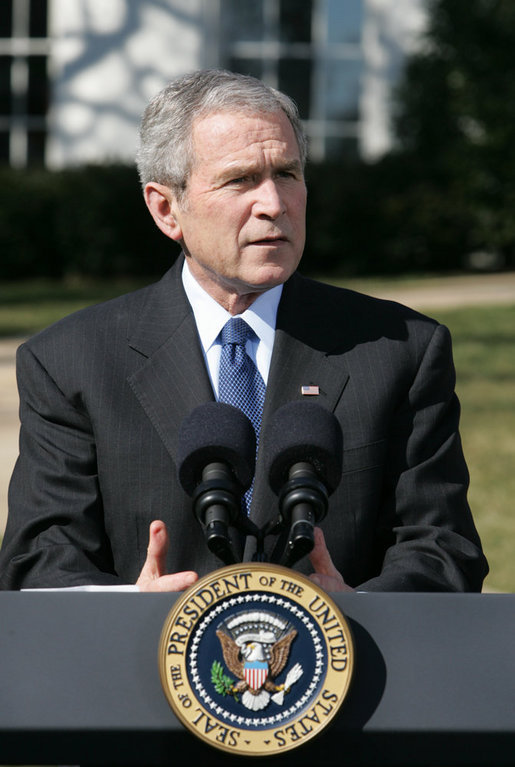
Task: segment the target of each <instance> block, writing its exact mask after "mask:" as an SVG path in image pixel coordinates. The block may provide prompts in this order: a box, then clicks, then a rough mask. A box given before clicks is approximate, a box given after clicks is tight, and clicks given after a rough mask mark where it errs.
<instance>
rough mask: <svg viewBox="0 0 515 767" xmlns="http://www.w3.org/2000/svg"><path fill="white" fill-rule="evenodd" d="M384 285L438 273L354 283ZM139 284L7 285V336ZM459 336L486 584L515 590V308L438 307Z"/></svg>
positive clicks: (0, 306) (3, 331)
mask: <svg viewBox="0 0 515 767" xmlns="http://www.w3.org/2000/svg"><path fill="white" fill-rule="evenodd" d="M347 284H350V286H351V287H356V288H358V289H361V290H364V291H365V292H373V291H377V290H380V289H384V290H388V289H390V288H394V287H395V288H398V287H400V286H401V285H402V287H403V288H404V287H417V286H424V287H429V286H437V285H438V280H437V278H436V277H430V278H427V279H424V278H420V277H417V278H413V277H407V278H404V279H403V280H401V281H400V280H399V278H395V279H391V280H389V279H386V278H382V279H378V280H359V281H347ZM138 286H139V283H137V282H127V281H125V282H117V283H91V284H87V283H80V284H73V285H62V284H56V283H52V282H45V281H38V282H34V281H31V282H27V283H17V284H12V285H7V284H5V283H4V284H3V285H0V336H3V337H7V336H24V335H28V334H30V333H33V332H35V331H37V330H39V329H40V328H42V327H44V326H46V325H48V324H50V323H51V322H53V321H55V320H57V319H59V318H60V317H62V316H64V315H65V314H68V313H70V312H71V311H74V310H76V309H79V308H81V307H83V306H86V305H88V304H92V303H96V302H98V301H103V300H106V299H108V298H110V297H112V296H115V295H119V294H120V293H123V292H126V291H128V290H131V289H134V288H136V287H138ZM431 313H432V314H433V316H434V315H436V317H437V319H439V320H440V321H441V322H444V323H445V324H446V325H448V327H449V328H450V330H451V332H452V334H453V339H454V355H455V361H456V369H457V376H458V382H457V390H458V394H459V396H460V399H461V402H462V410H463V415H462V437H463V444H464V449H465V454H466V456H467V460H468V464H469V468H470V473H471V489H470V501H471V506H472V508H473V511H474V516H475V519H476V524H477V527H478V529H479V532H480V535H481V538H482V541H483V546H484V549H485V552H486V554H487V557H488V559H489V561H490V570H491V572H490V575H489V576H488V578H487V581H486V585H487V586H488V587H490V588H491V589H494V590H499V591H509V592H513V591H515V568H514V567H513V564H512V561H513V552H514V551H515V514H513V513H511V511H512V505H513V499H514V498H515V353H514V351H515V350H514V346H515V344H514V335H515V305H513V306H483V305H482V306H474V307H466V308H459V309H446V310H445V311H444V310H438V311H437V312H434V311H432V312H431Z"/></svg>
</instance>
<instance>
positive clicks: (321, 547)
mask: <svg viewBox="0 0 515 767" xmlns="http://www.w3.org/2000/svg"><path fill="white" fill-rule="evenodd" d="M309 559H310V562H311V564H312V566H313V569H314V571H315V572H314V573H312V575H310V576H309V577H310V578H311V580H312V581H314V583H316V584H317V585H318V586H321V587H322V588H323V589H324V591H354V589H353V588H351V587H350V586H347V584H346V583H345V581H344V580H343V576H342V574H341V573H340V572H339V570H337V569H336V567H335V566H334V564H333V560H332V559H331V555H330V554H329V551H328V550H327V546H326V543H325V538H324V534H323V532H322V530H321V529H320V528H319V527H315V545H314V547H313V550H312V551H311V553H310V555H309Z"/></svg>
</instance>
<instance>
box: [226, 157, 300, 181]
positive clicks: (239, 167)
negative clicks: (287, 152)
mask: <svg viewBox="0 0 515 767" xmlns="http://www.w3.org/2000/svg"><path fill="white" fill-rule="evenodd" d="M261 170H262V165H261V163H257V162H248V163H234V165H228V166H227V167H225V168H223V169H222V170H221V171H220V174H219V177H220V178H235V177H237V176H248V175H252V174H253V173H259V172H260V171H261ZM272 170H273V171H275V172H277V171H281V172H284V171H293V172H295V173H302V163H301V162H300V160H297V159H293V160H284V161H282V160H280V161H278V162H276V163H274V162H272Z"/></svg>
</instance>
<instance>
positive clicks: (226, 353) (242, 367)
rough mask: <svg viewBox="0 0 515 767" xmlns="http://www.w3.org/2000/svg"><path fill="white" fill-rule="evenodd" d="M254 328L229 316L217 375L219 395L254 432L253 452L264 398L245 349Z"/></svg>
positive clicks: (247, 501) (258, 376) (248, 494)
mask: <svg viewBox="0 0 515 767" xmlns="http://www.w3.org/2000/svg"><path fill="white" fill-rule="evenodd" d="M254 335H255V334H254V331H253V330H252V328H250V327H249V326H248V325H247V323H246V322H245V320H242V319H241V317H232V318H231V319H230V320H228V322H226V324H225V325H224V327H223V328H222V330H221V332H220V341H221V342H222V351H221V354H220V371H219V379H218V399H219V400H220V402H226V403H227V404H229V405H234V407H237V408H239V409H240V410H242V411H243V412H244V413H245V415H246V416H247V418H249V420H250V421H251V423H252V426H253V427H254V431H255V432H256V453H257V445H258V441H259V430H260V427H261V415H262V412H263V403H264V401H265V390H266V387H265V383H264V381H263V379H262V377H261V374H260V373H259V370H258V369H257V367H256V365H255V364H254V362H253V360H252V359H251V358H250V357H249V355H248V354H247V352H246V351H245V344H246V343H247V340H248V339H249V338H251V337H252V336H254ZM251 499H252V486H251V487H250V488H249V490H247V492H246V493H245V506H246V510H247V513H248V512H249V510H250V502H251Z"/></svg>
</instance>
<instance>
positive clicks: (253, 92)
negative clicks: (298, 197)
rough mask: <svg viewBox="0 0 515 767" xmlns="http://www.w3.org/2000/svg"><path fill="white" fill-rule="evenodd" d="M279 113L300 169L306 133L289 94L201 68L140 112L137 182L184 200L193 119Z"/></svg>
mask: <svg viewBox="0 0 515 767" xmlns="http://www.w3.org/2000/svg"><path fill="white" fill-rule="evenodd" d="M281 110H282V111H283V112H284V113H285V114H286V116H287V118H288V120H289V121H290V123H291V125H292V128H293V131H294V133H295V137H296V139H297V143H298V145H299V153H300V158H301V162H302V165H303V166H304V164H305V162H306V156H307V140H306V135H305V133H304V129H303V127H302V123H301V121H300V117H299V112H298V109H297V106H296V105H295V103H294V102H293V101H292V99H290V97H289V96H286V95H285V94H284V93H281V92H280V91H277V90H275V88H270V87H269V86H268V85H265V84H264V83H263V82H261V80H257V79H256V78H255V77H250V76H248V75H241V74H238V73H236V72H228V71H225V70H219V69H207V70H200V71H198V72H193V73H191V74H187V75H184V76H183V77H180V78H179V79H177V80H174V81H172V82H171V83H169V84H168V85H167V86H166V87H165V88H163V90H161V91H160V92H159V93H158V94H157V95H156V96H155V97H154V98H153V99H152V100H151V101H150V103H149V104H148V106H147V108H146V109H145V112H144V113H143V118H142V121H141V128H140V146H139V151H138V154H137V157H136V164H137V167H138V172H139V177H140V181H141V184H142V185H143V186H145V184H147V183H149V182H150V181H155V182H156V183H158V184H164V185H166V186H168V187H170V188H171V189H172V190H173V192H174V193H175V194H176V195H177V197H178V198H179V199H180V198H181V197H182V195H183V194H184V192H185V190H186V186H187V183H188V179H189V176H190V173H191V171H192V168H193V163H194V150H193V142H192V126H193V121H194V120H196V119H197V118H199V117H204V116H206V115H208V114H211V113H213V112H222V111H238V112H246V113H249V114H255V113H258V112H265V113H277V112H280V111H281Z"/></svg>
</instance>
